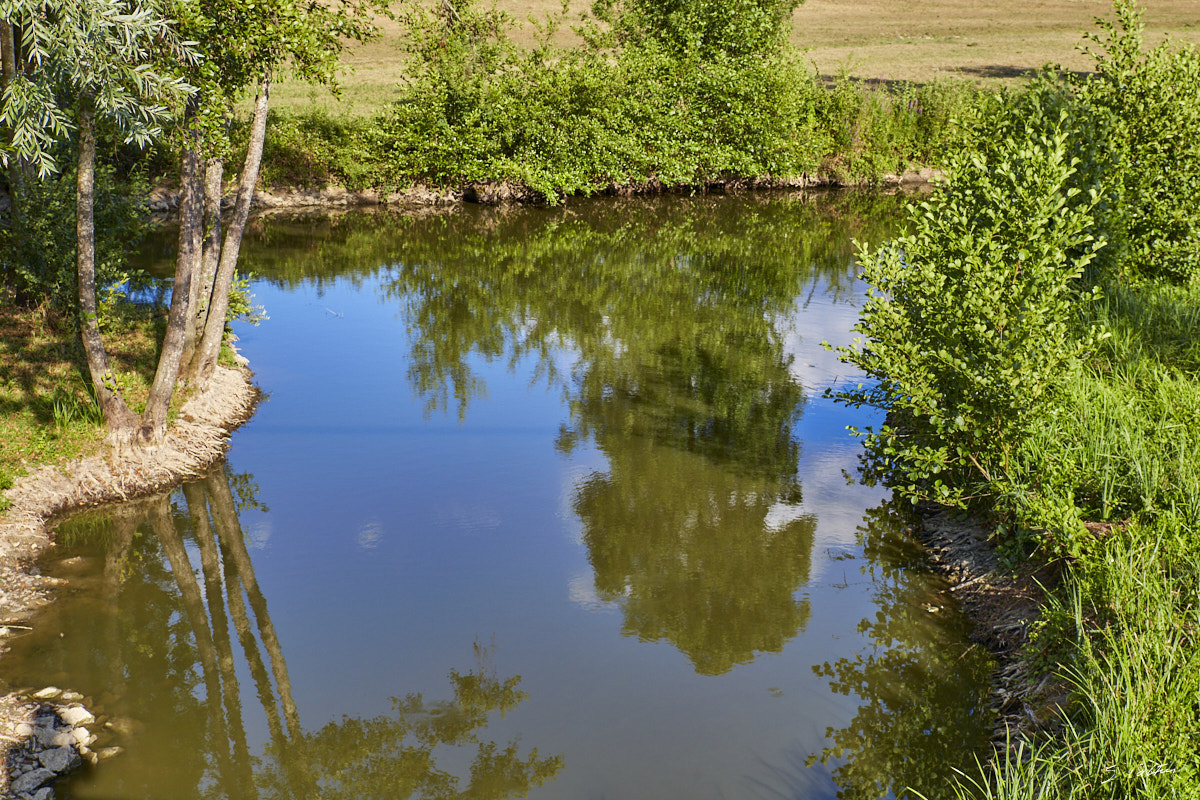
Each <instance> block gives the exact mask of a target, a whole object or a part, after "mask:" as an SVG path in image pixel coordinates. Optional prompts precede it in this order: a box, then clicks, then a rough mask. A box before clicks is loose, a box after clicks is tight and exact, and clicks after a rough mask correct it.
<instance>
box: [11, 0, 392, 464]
mask: <svg viewBox="0 0 1200 800" xmlns="http://www.w3.org/2000/svg"><path fill="white" fill-rule="evenodd" d="M155 1H156V0H50V2H37V3H35V2H32V1H31V0H3V1H2V2H0V22H2V23H3V24H2V25H0V67H2V69H0V80H3V92H2V94H0V126H3V127H4V129H5V132H6V136H5V138H4V140H3V142H0V159H2V160H3V163H4V164H5V166H8V167H16V168H17V169H15V170H14V171H13V172H12V174H13V175H14V176H15V177H16V178H17V179H18V180H16V181H10V183H11V184H13V185H14V186H15V185H16V184H18V183H19V182H20V180H19V179H20V176H21V175H23V174H24V172H25V171H26V170H28V171H30V172H31V173H32V172H33V171H36V172H37V174H38V175H39V177H42V178H45V177H48V176H49V175H51V174H53V173H55V172H57V171H59V169H60V166H61V165H60V163H59V160H60V157H61V156H60V154H61V151H62V148H63V144H64V142H67V141H71V140H72V139H73V141H74V142H75V144H76V145H77V150H78V153H77V156H78V186H77V203H76V208H77V239H78V242H77V274H78V292H79V307H80V310H81V319H80V328H81V331H82V338H83V344H84V350H85V352H86V354H87V362H88V368H89V371H90V372H91V376H92V383H93V386H94V388H95V394H96V397H97V400H98V402H99V405H100V407H101V409H102V411H103V413H104V419H105V424H106V426H107V428H108V430H109V435H110V441H111V442H112V443H113V444H115V445H117V446H125V445H128V444H135V445H153V444H157V443H159V442H160V441H161V440H162V438H163V436H164V434H165V432H166V420H167V410H168V408H169V406H170V403H171V399H172V397H173V396H174V393H175V389H176V385H177V383H178V382H179V379H180V377H181V376H186V377H187V379H188V381H189V383H190V384H191V386H192V387H195V388H200V387H202V386H203V384H204V383H205V382H206V381H207V380H208V379H209V378H210V377H211V375H212V373H213V370H214V369H215V366H216V362H217V357H218V355H219V353H220V347H221V342H222V339H223V336H224V332H225V322H226V315H227V313H228V305H229V296H230V290H231V287H232V284H233V278H234V274H235V270H236V265H237V259H238V252H239V248H240V244H241V237H242V232H243V230H244V229H245V225H246V220H247V217H248V215H249V210H250V202H251V199H252V196H253V192H254V186H255V183H256V182H257V179H258V169H259V163H260V161H261V157H262V150H263V144H264V140H265V135H266V122H267V111H268V97H269V93H270V87H271V82H272V80H273V78H274V77H275V76H276V74H277V73H279V72H280V71H281V70H283V69H289V70H291V71H293V72H295V73H296V74H298V75H299V76H300V77H302V78H305V79H307V80H310V81H315V82H319V83H326V84H333V79H334V75H335V72H336V69H337V66H338V56H339V54H340V51H341V48H342V45H343V42H345V41H347V40H350V39H357V40H362V39H365V38H366V37H367V36H369V35H370V34H371V33H372V32H373V27H372V26H371V24H370V21H369V15H368V11H369V10H370V9H371V8H373V7H376V5H377V0H363V1H362V2H358V0H355V1H354V2H342V1H341V0H332V1H333V2H334V3H335V4H325V3H323V2H320V0H312V1H311V2H310V1H309V0H303V1H301V0H260V1H258V2H245V1H244V0H206V1H205V2H199V0H163V2H164V3H168V4H169V5H165V6H154V5H151V3H153V2H155ZM252 89H256V90H257V99H256V102H255V104H254V113H253V117H252V121H251V135H250V144H249V147H248V149H247V153H246V159H245V162H244V163H243V165H242V169H241V176H240V186H239V190H238V196H237V201H236V203H235V207H234V212H233V215H232V218H231V219H230V220H229V224H228V226H227V229H226V230H225V232H224V237H222V236H221V218H220V204H221V189H222V183H223V173H224V155H225V153H226V152H227V151H228V149H229V142H228V129H229V125H230V121H231V119H232V116H233V108H234V104H235V103H236V102H237V101H238V100H239V99H240V97H241V96H242V95H244V94H245V93H246V92H247V91H249V90H252ZM181 106H182V108H180V107H181ZM172 109H174V110H175V113H174V114H173V113H172ZM180 112H182V113H180ZM172 120H173V121H176V122H177V124H176V125H175V126H174V128H173V131H174V132H175V134H176V135H177V136H178V137H179V141H180V142H181V144H182V147H181V150H182V154H183V155H182V161H181V181H180V183H181V186H182V190H183V191H182V197H181V203H180V206H181V211H180V221H181V225H180V247H179V259H178V263H177V267H176V272H175V283H174V290H173V292H172V299H171V307H170V311H169V315H168V322H167V329H166V332H165V335H164V338H163V343H162V347H161V350H160V356H159V362H158V367H157V370H156V372H155V376H154V381H153V383H152V385H151V388H150V393H149V396H148V397H147V400H146V405H145V410H144V411H143V412H142V414H141V415H140V416H139V415H137V414H135V413H133V411H132V410H131V409H130V408H129V406H128V404H127V403H126V402H125V400H124V398H123V397H122V395H121V392H120V390H119V388H118V386H117V384H116V381H115V379H114V376H113V374H112V371H111V369H110V367H109V363H108V356H107V352H106V350H105V347H104V342H103V340H102V338H101V336H100V329H99V325H98V318H97V305H96V291H95V290H96V276H95V230H94V228H95V225H94V215H93V194H94V187H93V183H94V164H95V141H96V139H95V135H96V128H97V125H100V124H102V125H104V126H106V127H108V128H112V129H114V130H116V131H118V132H119V133H120V134H122V135H123V137H124V138H125V139H126V141H128V142H132V143H137V144H140V145H144V144H147V143H149V142H150V141H151V140H153V139H155V138H157V137H160V136H162V135H163V134H164V130H165V128H166V126H167V123H168V121H172ZM206 217H207V219H206ZM206 225H207V235H205V230H206V227H205V226H206ZM201 265H203V267H202V266H201Z"/></svg>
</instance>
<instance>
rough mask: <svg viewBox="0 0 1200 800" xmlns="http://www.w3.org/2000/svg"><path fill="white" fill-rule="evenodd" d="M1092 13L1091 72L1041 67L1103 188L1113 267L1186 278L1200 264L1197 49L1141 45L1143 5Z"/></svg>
mask: <svg viewBox="0 0 1200 800" xmlns="http://www.w3.org/2000/svg"><path fill="white" fill-rule="evenodd" d="M1113 8H1114V10H1115V12H1116V14H1115V16H1116V18H1115V20H1112V21H1109V20H1098V24H1099V27H1100V33H1099V34H1093V35H1090V36H1089V39H1090V40H1091V41H1092V42H1093V44H1095V45H1096V46H1097V47H1098V49H1097V50H1095V51H1092V55H1093V57H1094V58H1095V62H1096V74H1095V75H1094V76H1083V77H1080V76H1068V77H1067V78H1065V79H1064V80H1062V81H1058V82H1057V83H1058V85H1057V86H1055V85H1052V84H1054V83H1055V81H1054V80H1053V79H1052V78H1047V77H1045V76H1043V78H1042V79H1041V81H1040V82H1039V84H1038V85H1037V86H1035V91H1036V92H1037V93H1039V94H1040V95H1042V96H1043V98H1046V97H1049V96H1052V95H1055V94H1057V95H1059V96H1060V100H1059V102H1063V103H1069V104H1071V105H1072V106H1073V107H1072V109H1071V111H1070V113H1071V114H1072V116H1073V117H1074V120H1075V125H1074V129H1073V139H1074V148H1075V151H1076V154H1077V157H1078V158H1080V160H1081V162H1082V165H1081V169H1080V173H1081V175H1082V176H1085V179H1086V180H1087V181H1089V182H1090V183H1093V184H1095V185H1098V186H1100V187H1101V189H1102V202H1101V204H1100V205H1099V206H1098V208H1097V209H1096V217H1097V223H1098V226H1099V228H1100V230H1101V231H1102V232H1103V234H1104V236H1105V237H1106V238H1107V239H1108V240H1109V242H1110V245H1109V247H1108V248H1107V252H1106V253H1105V254H1104V258H1103V261H1104V263H1105V265H1106V267H1107V268H1108V269H1110V270H1111V271H1119V272H1121V273H1123V274H1125V275H1128V276H1138V277H1143V278H1153V277H1166V278H1169V279H1171V280H1175V281H1184V280H1187V279H1189V278H1191V277H1192V276H1195V275H1198V274H1200V214H1198V213H1197V212H1196V207H1195V201H1194V198H1195V197H1196V196H1197V194H1200V51H1197V49H1196V48H1195V46H1194V45H1189V46H1186V47H1182V48H1174V47H1172V46H1171V44H1170V43H1169V42H1164V43H1163V44H1161V45H1159V46H1158V47H1156V48H1154V49H1152V50H1148V51H1147V50H1145V49H1144V42H1143V38H1142V27H1143V26H1142V23H1141V10H1140V9H1139V7H1138V6H1137V4H1136V3H1135V2H1134V0H1114V2H1113Z"/></svg>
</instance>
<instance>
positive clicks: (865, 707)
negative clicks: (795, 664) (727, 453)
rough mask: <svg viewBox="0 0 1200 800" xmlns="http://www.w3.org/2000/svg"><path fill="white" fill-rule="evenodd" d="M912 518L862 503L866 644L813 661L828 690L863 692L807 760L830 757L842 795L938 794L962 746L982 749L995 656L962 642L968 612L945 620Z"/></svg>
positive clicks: (948, 612)
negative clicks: (868, 611)
mask: <svg viewBox="0 0 1200 800" xmlns="http://www.w3.org/2000/svg"><path fill="white" fill-rule="evenodd" d="M911 524H912V520H911V519H909V518H908V517H906V516H905V515H904V513H903V512H902V511H899V510H897V508H896V507H894V506H893V505H892V504H890V503H888V504H885V505H883V506H880V507H878V508H875V509H873V510H871V511H870V512H868V513H867V516H866V519H865V520H864V522H863V525H862V526H861V527H860V528H859V532H858V533H859V541H860V542H861V544H862V545H863V550H864V555H865V556H866V557H867V559H868V562H869V564H870V566H869V567H864V568H863V569H864V572H869V573H871V577H872V585H873V586H875V587H876V589H875V599H876V602H877V604H878V606H879V611H878V612H877V613H876V616H875V618H874V619H864V620H863V621H862V622H861V623H860V624H859V629H860V630H861V631H862V632H863V633H864V634H865V635H866V636H867V638H868V641H869V642H870V645H869V647H867V648H865V649H864V650H863V651H862V652H860V653H858V654H857V655H856V656H855V657H854V658H842V659H839V660H838V661H837V662H835V663H832V664H831V663H828V662H826V663H824V664H821V665H819V666H815V667H813V670H814V672H816V673H817V674H818V675H820V676H823V677H825V678H828V679H829V686H830V688H831V689H832V690H833V691H834V692H837V693H839V694H843V695H848V696H853V697H857V698H858V699H859V700H860V701H861V705H860V706H859V708H858V711H857V713H856V714H855V715H854V718H853V719H852V720H851V721H850V723H849V724H848V725H846V727H844V728H837V729H834V728H831V729H829V730H827V731H826V737H827V738H828V739H829V740H830V741H831V744H830V745H829V746H828V747H826V748H825V749H824V750H823V751H822V752H821V753H820V754H819V755H818V756H812V757H810V758H809V760H808V766H812V765H813V764H814V763H816V762H817V761H820V762H821V763H823V764H834V765H836V766H834V768H833V770H832V775H833V778H834V780H835V781H836V782H837V784H838V787H839V791H838V796H839V797H842V798H846V800H877V798H881V797H888V796H892V795H894V796H896V797H910V796H915V795H912V794H911V793H910V791H909V790H910V789H915V790H917V791H919V792H922V793H923V794H925V795H926V796H929V797H936V796H938V795H939V794H940V792H942V791H944V788H945V786H946V785H947V784H948V782H949V781H950V780H951V779H952V777H953V775H954V771H955V769H956V768H957V769H961V768H964V767H965V766H966V763H964V753H967V754H969V753H971V752H975V753H977V754H979V755H981V756H982V755H984V751H985V749H986V748H987V747H988V734H989V733H990V730H991V721H992V717H991V714H990V712H988V710H987V691H988V688H987V687H988V680H987V676H988V673H989V671H990V670H991V669H992V667H993V662H992V659H991V657H990V656H989V655H988V654H987V652H986V651H984V650H982V649H981V648H979V647H977V646H975V645H970V644H968V643H967V640H966V629H965V626H966V625H967V623H966V620H965V619H964V620H961V621H960V623H959V624H958V625H947V624H946V619H945V618H946V617H950V618H954V613H955V610H954V609H953V608H952V607H950V606H948V605H946V603H947V599H948V598H947V594H948V593H943V592H941V591H938V586H937V585H936V584H931V583H930V580H929V577H928V564H927V563H926V562H925V561H924V559H923V554H922V553H921V551H920V550H919V548H918V547H917V546H916V545H915V544H914V543H913V541H912V540H911V538H910V537H907V536H902V535H899V531H900V530H902V529H903V528H904V527H905V526H907V525H911ZM971 697H973V698H974V702H973V703H970V702H964V698H971ZM968 759H969V756H968Z"/></svg>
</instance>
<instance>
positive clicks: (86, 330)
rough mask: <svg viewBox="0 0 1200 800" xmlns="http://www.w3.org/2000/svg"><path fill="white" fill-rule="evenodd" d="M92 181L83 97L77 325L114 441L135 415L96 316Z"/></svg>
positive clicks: (91, 142) (90, 134)
mask: <svg viewBox="0 0 1200 800" xmlns="http://www.w3.org/2000/svg"><path fill="white" fill-rule="evenodd" d="M95 183H96V132H95V130H94V129H93V128H92V110H91V108H90V106H89V105H88V101H87V100H86V99H85V100H83V101H82V103H81V106H80V111H79V172H78V176H77V179H76V184H75V237H76V249H77V261H76V268H77V272H78V283H79V316H80V326H79V327H80V333H81V336H82V339H83V350H84V353H85V355H86V356H87V365H88V371H89V372H90V373H91V376H92V387H93V388H94V389H95V392H96V402H97V403H99V404H100V410H101V411H102V412H103V413H104V424H105V425H106V426H107V428H108V431H109V435H110V436H111V437H112V439H113V440H114V442H115V441H119V440H121V439H123V438H127V437H128V436H129V435H130V434H131V433H132V432H133V430H134V429H135V428H136V427H137V417H136V415H134V413H133V412H132V411H130V410H129V406H127V405H126V404H125V398H123V397H122V396H121V390H120V389H119V388H118V387H117V381H116V379H115V378H114V376H113V373H112V370H111V368H110V367H109V363H108V351H106V350H105V349H104V339H103V338H102V337H101V336H100V318H99V315H98V312H97V308H96V223H95Z"/></svg>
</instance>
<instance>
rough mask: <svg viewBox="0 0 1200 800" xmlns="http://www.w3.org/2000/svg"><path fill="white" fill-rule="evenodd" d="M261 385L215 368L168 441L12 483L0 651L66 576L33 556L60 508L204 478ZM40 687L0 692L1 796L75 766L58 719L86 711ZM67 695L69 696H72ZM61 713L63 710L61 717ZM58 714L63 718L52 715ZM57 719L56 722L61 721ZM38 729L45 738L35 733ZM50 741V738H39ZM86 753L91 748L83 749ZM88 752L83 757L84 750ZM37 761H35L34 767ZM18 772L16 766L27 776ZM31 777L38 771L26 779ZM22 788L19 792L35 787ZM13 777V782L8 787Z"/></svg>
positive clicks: (1, 572)
mask: <svg viewBox="0 0 1200 800" xmlns="http://www.w3.org/2000/svg"><path fill="white" fill-rule="evenodd" d="M258 398H259V391H258V389H257V388H256V387H255V386H254V385H253V384H252V383H251V374H250V371H249V370H248V369H246V368H245V367H240V368H226V367H218V368H217V372H216V373H215V374H214V375H213V378H212V381H211V382H210V384H209V386H208V387H207V388H206V389H205V390H204V391H203V392H200V393H198V394H196V395H194V396H192V397H190V398H188V400H187V402H185V403H184V405H183V407H182V409H181V410H180V412H179V416H178V418H177V419H176V420H175V421H174V423H172V425H171V427H170V428H169V430H168V433H167V437H166V441H165V442H164V443H163V444H162V445H161V446H160V447H158V448H156V449H155V450H154V451H153V452H144V453H137V454H131V455H124V456H122V457H121V458H119V459H116V460H112V459H107V458H105V457H103V456H91V457H88V458H84V459H80V460H79V461H76V462H73V463H70V464H66V465H64V466H45V467H41V468H40V469H38V470H36V471H34V472H33V473H31V474H29V475H26V476H24V477H22V478H20V479H18V480H17V481H16V483H15V484H14V485H13V487H12V488H11V489H9V490H7V491H6V492H5V493H4V494H5V496H7V497H8V498H9V499H10V500H11V501H12V507H11V508H10V509H9V510H8V511H7V512H4V513H3V515H0V653H2V652H5V651H7V649H8V648H7V646H6V645H5V644H4V642H5V640H6V639H7V638H8V637H11V636H19V635H21V633H22V632H23V631H24V630H27V629H28V625H27V623H28V622H29V621H30V620H31V618H32V617H33V614H34V612H35V611H37V610H38V609H39V608H41V607H43V606H44V605H46V603H48V602H49V600H50V597H51V592H52V590H53V589H54V587H55V586H57V585H58V584H59V583H60V581H57V580H55V579H52V578H48V577H46V576H44V575H41V574H40V573H39V571H38V570H37V569H36V567H35V566H34V562H35V560H36V559H37V557H38V556H39V555H41V553H42V552H43V551H45V550H46V549H47V548H48V547H50V546H52V545H53V539H52V536H51V534H50V526H51V525H52V523H53V521H54V519H55V518H56V517H57V516H59V515H61V514H63V513H64V512H67V511H70V510H74V509H79V508H84V507H87V506H93V505H99V504H101V503H110V502H115V501H121V500H127V499H129V498H131V497H136V496H139V495H143V494H148V493H151V492H154V491H157V490H160V489H162V488H164V487H167V486H170V485H173V484H176V483H179V482H181V481H183V480H185V479H187V478H190V477H198V476H199V475H201V474H202V473H203V472H204V471H205V470H206V469H207V468H208V467H209V466H210V465H212V464H213V463H215V462H216V461H218V460H219V459H221V458H222V457H223V456H224V455H225V451H226V448H227V446H228V442H229V436H230V433H231V432H232V431H233V430H234V429H235V428H236V427H238V426H239V425H241V424H242V423H243V422H245V421H246V420H247V419H249V418H250V415H251V414H252V413H253V411H254V407H255V404H256V403H257V402H258ZM43 688H44V687H22V688H19V689H16V690H15V691H11V692H10V693H9V694H7V695H5V696H3V697H0V757H2V758H3V760H4V764H5V765H6V767H7V768H6V769H5V770H0V795H3V796H20V797H33V798H39V800H40V796H41V795H44V794H45V789H46V788H47V787H46V783H49V782H50V781H52V780H53V778H54V777H57V774H61V772H62V771H63V770H59V771H55V770H53V769H52V768H51V765H50V764H48V763H47V762H50V761H57V760H62V758H64V757H68V756H70V753H69V752H68V753H66V754H62V753H57V752H55V753H54V754H53V756H54V759H52V758H51V757H50V755H48V754H50V752H51V751H52V750H53V751H57V750H67V751H70V750H71V748H72V747H73V748H75V749H74V751H73V752H74V754H75V756H73V757H70V758H69V759H68V761H66V762H64V763H65V764H66V765H67V766H66V767H65V769H70V767H71V766H74V765H75V764H77V763H79V758H78V755H79V750H80V748H79V747H78V743H73V741H66V740H64V741H65V743H57V744H56V743H54V742H52V741H51V740H52V739H54V737H55V736H68V733H64V732H63V731H65V730H67V728H68V727H69V726H64V724H62V721H63V720H64V719H69V718H71V717H74V716H79V715H80V714H81V713H82V712H79V711H77V710H72V709H77V708H78V705H79V704H78V703H77V702H73V701H71V702H70V705H60V704H59V703H58V702H57V701H59V700H60V699H61V698H60V697H59V694H58V693H49V692H46V693H43V695H42V696H40V697H38V696H35V695H34V693H35V692H39V691H41V690H42V689H43ZM68 700H69V698H68ZM56 715H57V716H56ZM55 719H57V720H58V721H57V722H54V720H55ZM56 725H57V728H56V727H55V726H56ZM39 732H40V733H41V734H44V735H42V736H41V737H40V738H39V735H38V734H39ZM43 740H44V741H43ZM82 749H83V750H84V751H86V747H84V748H82ZM83 755H84V756H85V757H86V756H87V752H84V753H83ZM31 764H34V765H35V766H32V767H31V766H30V765H31ZM14 770H20V771H21V776H22V780H21V783H20V785H17V784H16V782H15V779H16V778H17V777H18V776H17V775H15V774H14ZM25 776H32V777H25ZM41 778H44V779H45V780H44V782H42V783H38V784H37V785H34V786H32V787H31V788H30V790H29V791H25V792H23V793H21V794H20V795H14V794H12V793H11V792H10V788H14V789H20V788H23V787H24V786H25V785H26V784H35V783H36V782H37V780H39V779H41ZM10 780H13V781H14V783H13V784H12V786H11V787H10Z"/></svg>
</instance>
